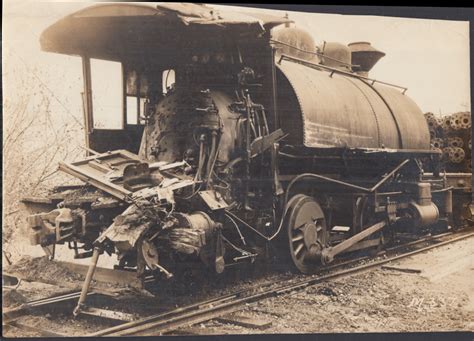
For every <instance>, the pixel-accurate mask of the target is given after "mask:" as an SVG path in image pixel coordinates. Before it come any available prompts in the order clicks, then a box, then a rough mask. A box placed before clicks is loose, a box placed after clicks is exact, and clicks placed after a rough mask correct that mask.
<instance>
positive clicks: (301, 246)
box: [295, 243, 304, 257]
mask: <svg viewBox="0 0 474 341" xmlns="http://www.w3.org/2000/svg"><path fill="white" fill-rule="evenodd" d="M303 248H304V243H301V244H298V246H297V247H296V249H295V256H296V257H298V254H299V253H300V252H301V250H303Z"/></svg>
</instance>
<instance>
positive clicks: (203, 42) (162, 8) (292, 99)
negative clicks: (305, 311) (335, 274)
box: [23, 4, 471, 313]
mask: <svg viewBox="0 0 474 341" xmlns="http://www.w3.org/2000/svg"><path fill="white" fill-rule="evenodd" d="M277 26H278V27H277ZM41 46H42V48H43V50H45V51H49V52H56V53H62V54H67V55H75V56H80V57H82V65H83V76H84V88H85V89H84V92H83V103H84V123H85V133H86V134H85V140H86V148H87V150H88V156H87V157H86V158H85V159H83V160H81V161H77V162H73V163H60V165H59V168H60V170H62V171H64V172H66V173H68V174H70V175H72V176H74V177H76V178H78V179H80V180H82V181H83V182H84V183H85V184H84V185H81V186H69V187H68V186H62V187H58V188H55V189H53V190H52V192H51V195H50V196H48V197H47V198H26V199H25V200H23V203H24V204H25V206H26V208H27V209H28V210H29V212H30V215H29V216H28V218H27V222H28V228H29V233H30V237H31V242H32V243H33V244H35V245H36V244H37V245H41V246H42V247H43V248H44V249H45V251H46V252H47V253H48V254H49V255H50V256H51V257H54V250H55V245H56V244H67V245H69V247H70V248H71V249H72V250H74V254H75V257H76V258H84V257H92V258H91V259H92V260H91V265H90V268H89V273H88V276H87V278H86V282H85V284H84V288H83V294H84V293H87V290H88V287H89V284H90V281H91V278H92V276H93V272H94V268H95V267H96V264H97V261H98V258H99V256H100V255H101V254H103V253H104V252H106V253H108V254H117V256H118V265H117V266H116V268H117V269H122V270H123V269H127V270H131V271H136V274H137V276H138V277H139V278H144V277H145V276H149V275H153V276H154V277H155V278H156V279H159V278H170V277H172V276H173V274H175V273H177V272H179V271H181V270H183V269H187V268H194V269H196V268H200V267H202V268H203V269H205V268H207V269H211V270H212V271H215V272H217V273H222V272H223V271H225V269H226V267H228V266H231V265H235V264H238V263H248V262H254V261H255V260H256V259H269V260H275V259H278V260H279V261H278V262H275V263H278V264H285V265H287V266H289V267H291V268H293V269H295V270H298V271H300V272H303V273H312V272H314V271H316V270H317V269H318V268H320V267H321V266H324V265H326V264H328V263H330V262H331V261H332V260H333V259H334V258H335V257H336V256H337V255H339V254H341V253H347V252H349V251H354V250H357V249H367V248H374V247H380V246H383V244H384V243H388V242H390V240H391V238H392V237H393V236H394V234H395V233H396V232H400V231H406V230H407V229H409V230H410V231H422V230H425V229H428V228H439V229H447V228H450V227H452V226H456V225H459V224H461V223H462V219H461V218H462V217H463V214H464V213H463V210H466V211H468V208H469V206H468V204H469V202H470V193H469V190H470V181H471V180H470V176H471V175H470V174H464V175H462V174H461V175H459V174H458V175H456V176H454V175H452V176H450V175H449V174H447V173H445V172H444V169H443V163H442V160H441V156H442V153H441V152H440V151H438V150H431V149H430V132H429V128H428V124H427V122H426V120H425V118H424V115H423V113H422V112H421V110H420V109H419V108H418V106H417V105H416V104H415V103H414V102H413V101H412V100H411V99H410V98H409V97H408V96H407V94H406V91H407V89H406V88H403V87H400V86H397V85H393V84H389V83H385V82H381V81H376V80H374V79H372V78H370V77H369V74H368V73H369V71H370V69H371V68H372V67H373V66H374V65H375V63H377V61H378V60H379V59H380V58H381V57H383V56H384V55H385V54H384V53H383V52H381V51H378V50H377V49H375V48H374V47H372V46H371V44H370V43H367V42H356V43H351V44H349V45H348V46H346V45H343V44H339V43H332V42H326V43H324V45H322V46H316V44H315V42H314V41H313V39H312V38H311V36H310V35H309V34H308V33H306V32H304V31H302V30H300V29H298V28H296V27H294V26H292V24H291V21H290V20H289V19H288V18H280V17H273V16H270V15H263V14H240V13H227V12H224V11H216V10H214V9H212V8H211V7H208V6H205V5H193V4H158V5H157V4H102V5H96V6H92V7H88V8H86V9H83V10H80V11H78V12H76V13H73V14H71V15H69V16H67V17H65V18H63V19H62V20H60V21H58V22H57V23H55V24H54V25H52V26H51V27H49V28H48V29H47V30H46V31H45V32H44V33H43V34H42V37H41ZM97 60H102V61H104V60H105V61H109V62H113V63H115V64H114V65H119V66H120V70H121V71H120V72H121V73H120V79H121V80H122V84H123V86H122V87H121V96H118V97H117V98H115V97H109V98H107V100H108V101H109V102H113V101H116V105H115V106H113V105H112V106H110V105H109V106H108V107H107V106H106V109H107V108H108V114H109V115H111V116H110V117H115V118H116V119H117V120H118V122H119V126H118V127H115V128H114V129H104V128H101V127H100V126H98V125H96V124H95V123H94V121H95V120H96V117H97V115H100V114H101V112H102V111H103V110H104V109H103V108H104V107H100V105H99V104H98V103H100V100H101V98H100V97H99V95H98V93H97V92H96V91H95V89H94V86H95V85H97V84H98V83H100V82H102V83H103V84H104V83H105V84H106V83H107V82H111V80H108V79H103V78H102V76H101V73H100V72H99V73H97V74H94V70H93V69H94V67H91V65H93V64H94V63H96V62H97ZM99 71H100V70H99ZM172 81H173V84H172ZM453 203H454V204H453ZM466 203H467V204H466ZM453 209H454V210H455V212H454V214H453ZM456 210H457V211H456ZM199 264H201V265H199ZM84 299H85V294H84V295H83V296H82V297H81V301H80V303H83V302H84ZM80 307H81V304H79V305H78V308H76V311H75V312H76V313H78V312H79V311H80Z"/></svg>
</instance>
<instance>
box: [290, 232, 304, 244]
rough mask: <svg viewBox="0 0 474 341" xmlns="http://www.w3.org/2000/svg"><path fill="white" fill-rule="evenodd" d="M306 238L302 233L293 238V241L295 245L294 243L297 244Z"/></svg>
mask: <svg viewBox="0 0 474 341" xmlns="http://www.w3.org/2000/svg"><path fill="white" fill-rule="evenodd" d="M303 238H304V236H303V234H302V233H298V234H297V235H295V236H294V237H293V238H291V241H292V242H293V243H294V242H297V241H298V240H303Z"/></svg>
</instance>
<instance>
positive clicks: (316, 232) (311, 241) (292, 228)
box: [286, 194, 327, 274]
mask: <svg viewBox="0 0 474 341" xmlns="http://www.w3.org/2000/svg"><path fill="white" fill-rule="evenodd" d="M287 217H288V219H287V224H286V226H287V237H288V240H287V241H288V248H289V253H290V257H291V263H292V265H293V267H294V268H296V270H298V271H300V272H302V273H305V274H310V273H314V272H315V271H316V270H317V269H318V264H320V259H321V251H322V249H323V248H324V247H325V245H326V239H327V233H326V219H325V218H324V213H323V210H322V209H321V207H320V206H319V204H318V203H317V202H316V200H314V199H313V198H312V197H309V196H307V195H303V194H298V195H295V196H294V197H293V198H291V200H290V201H289V210H288V215H287Z"/></svg>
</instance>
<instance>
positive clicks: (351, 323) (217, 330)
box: [184, 238, 474, 334]
mask: <svg viewBox="0 0 474 341" xmlns="http://www.w3.org/2000/svg"><path fill="white" fill-rule="evenodd" d="M473 256H474V238H470V239H468V240H464V241H460V242H457V243H455V244H452V245H447V246H444V247H441V248H439V249H434V250H431V251H428V252H426V253H423V254H419V255H415V256H412V257H410V258H407V259H403V260H400V261H398V262H393V263H391V264H390V266H396V267H403V268H409V269H417V270H421V273H406V272H400V271H395V270H384V269H377V270H372V271H369V272H365V273H361V274H357V275H353V276H350V277H346V278H342V279H339V280H336V281H331V282H330V283H322V284H319V285H315V286H312V287H309V288H306V290H304V291H298V292H294V293H290V294H289V295H286V296H280V297H275V298H270V299H267V300H264V301H261V302H258V303H257V304H252V305H250V306H248V307H247V308H246V309H245V310H244V311H242V312H239V313H236V314H237V315H244V316H246V317H253V318H255V319H259V320H263V321H270V322H271V326H270V327H269V328H266V329H263V330H259V329H248V328H244V327H240V326H236V325H234V324H228V323H227V324H226V323H220V322H218V321H211V322H208V323H204V324H201V325H200V326H195V327H192V328H187V329H186V330H185V331H184V332H185V333H199V334H203V333H206V334H241V333H245V334H247V333H339V332H415V331H417V332H421V331H474V282H473V280H472V279H473V278H474V257H473Z"/></svg>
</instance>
